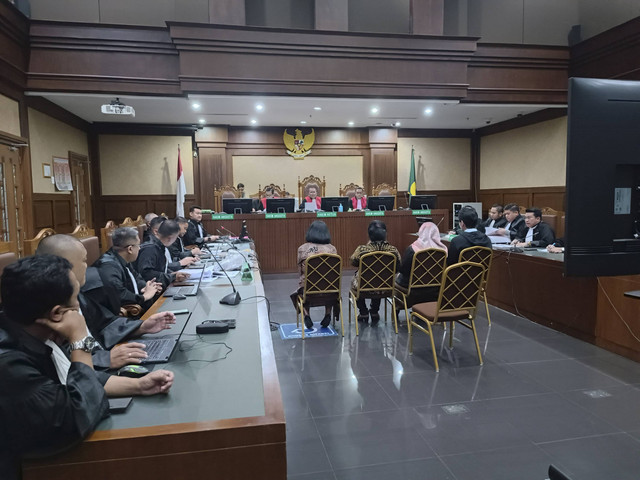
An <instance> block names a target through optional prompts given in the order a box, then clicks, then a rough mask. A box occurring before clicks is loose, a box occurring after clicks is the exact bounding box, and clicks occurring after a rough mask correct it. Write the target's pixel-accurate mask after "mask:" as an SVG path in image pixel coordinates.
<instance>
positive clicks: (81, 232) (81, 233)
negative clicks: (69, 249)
mask: <svg viewBox="0 0 640 480" xmlns="http://www.w3.org/2000/svg"><path fill="white" fill-rule="evenodd" d="M95 234H96V232H95V230H94V229H93V228H89V227H87V226H86V225H85V224H84V223H81V224H80V225H78V226H77V227H76V228H75V230H74V231H73V232H71V235H72V236H74V237H76V238H78V239H80V238H87V237H93V236H95Z"/></svg>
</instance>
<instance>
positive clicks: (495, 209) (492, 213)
mask: <svg viewBox="0 0 640 480" xmlns="http://www.w3.org/2000/svg"><path fill="white" fill-rule="evenodd" d="M506 224H507V219H506V218H504V207H503V206H502V205H500V204H499V203H496V204H494V205H492V206H491V209H490V210H489V218H487V219H486V220H485V221H484V222H483V223H482V226H483V227H485V228H487V227H489V228H503V227H504V226H505V225H506Z"/></svg>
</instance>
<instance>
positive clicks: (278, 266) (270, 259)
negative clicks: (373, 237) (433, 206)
mask: <svg viewBox="0 0 640 480" xmlns="http://www.w3.org/2000/svg"><path fill="white" fill-rule="evenodd" d="M419 216H423V217H424V216H429V217H430V218H432V219H433V221H434V222H435V223H436V224H437V223H439V229H440V231H442V232H445V231H447V230H449V210H432V211H431V215H419ZM374 219H380V220H382V221H383V222H385V224H386V225H387V240H388V241H389V243H391V244H392V245H394V246H396V248H398V250H400V252H401V254H402V252H404V250H405V249H406V248H407V247H408V246H409V245H410V244H411V243H413V241H414V240H415V237H413V236H411V235H408V234H409V233H415V232H417V231H418V223H417V221H416V216H414V215H413V214H412V212H411V210H396V211H393V212H385V215H384V216H382V217H368V216H365V213H364V212H343V213H337V214H336V216H335V217H329V218H318V217H317V216H316V214H315V213H288V214H287V217H286V218H276V219H269V218H266V216H265V214H251V215H234V216H233V220H211V217H210V216H209V215H206V216H205V218H204V219H203V223H204V225H205V229H206V230H207V232H209V233H210V234H216V230H217V229H218V230H221V227H223V226H224V227H225V228H228V229H229V230H230V231H232V232H234V233H236V234H239V233H240V230H241V229H242V221H243V220H244V221H246V222H247V230H248V231H249V235H250V236H251V238H252V239H253V240H254V241H255V244H256V251H257V253H258V258H259V259H260V270H261V271H262V272H264V273H282V272H296V271H297V268H298V267H297V265H296V252H297V251H298V247H299V246H300V245H302V244H303V243H305V234H306V232H307V228H309V225H311V222H313V221H314V220H323V221H324V222H326V223H327V225H328V226H329V231H330V232H331V243H332V244H333V245H335V247H336V249H337V250H338V254H339V255H340V256H341V257H342V268H343V269H352V268H353V267H352V266H351V265H350V264H349V257H350V256H351V254H352V253H353V252H354V250H355V249H356V247H357V246H358V245H362V244H364V243H367V242H368V241H369V237H368V234H367V228H368V226H369V223H370V222H371V221H372V220H374Z"/></svg>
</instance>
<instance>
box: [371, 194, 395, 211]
mask: <svg viewBox="0 0 640 480" xmlns="http://www.w3.org/2000/svg"><path fill="white" fill-rule="evenodd" d="M395 203H396V197H369V198H367V208H368V209H369V210H393V207H394V206H395Z"/></svg>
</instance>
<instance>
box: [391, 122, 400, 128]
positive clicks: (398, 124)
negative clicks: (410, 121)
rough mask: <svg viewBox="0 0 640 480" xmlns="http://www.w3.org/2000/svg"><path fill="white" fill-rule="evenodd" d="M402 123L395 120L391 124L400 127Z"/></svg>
mask: <svg viewBox="0 0 640 480" xmlns="http://www.w3.org/2000/svg"><path fill="white" fill-rule="evenodd" d="M400 125H402V124H401V123H400V122H395V123H392V124H391V126H392V127H399V126H400Z"/></svg>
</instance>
